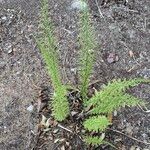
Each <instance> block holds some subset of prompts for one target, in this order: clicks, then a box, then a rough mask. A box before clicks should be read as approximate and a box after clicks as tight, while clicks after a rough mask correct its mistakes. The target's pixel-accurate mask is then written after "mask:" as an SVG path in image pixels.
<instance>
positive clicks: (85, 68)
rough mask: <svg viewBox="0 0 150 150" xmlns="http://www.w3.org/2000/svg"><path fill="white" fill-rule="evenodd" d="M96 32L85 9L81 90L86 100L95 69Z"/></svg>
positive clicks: (81, 18) (81, 38) (81, 50)
mask: <svg viewBox="0 0 150 150" xmlns="http://www.w3.org/2000/svg"><path fill="white" fill-rule="evenodd" d="M95 41H96V40H95V38H94V32H93V28H92V25H91V21H90V14H89V10H88V9H85V10H84V11H83V12H81V15H80V34H79V42H80V45H81V49H80V56H79V57H80V62H79V63H80V71H79V75H80V81H81V85H80V92H81V96H82V98H83V100H84V101H86V99H87V92H88V90H87V89H88V85H89V79H90V75H91V72H92V69H93V64H94V58H95V53H94V49H95V47H96V42H95Z"/></svg>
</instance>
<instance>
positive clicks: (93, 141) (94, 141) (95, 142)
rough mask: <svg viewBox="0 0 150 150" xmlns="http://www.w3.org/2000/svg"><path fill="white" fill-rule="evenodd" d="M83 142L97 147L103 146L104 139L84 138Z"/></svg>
mask: <svg viewBox="0 0 150 150" xmlns="http://www.w3.org/2000/svg"><path fill="white" fill-rule="evenodd" d="M84 140H85V142H86V143H87V144H90V145H92V146H98V145H101V144H104V138H103V137H99V136H85V137H84Z"/></svg>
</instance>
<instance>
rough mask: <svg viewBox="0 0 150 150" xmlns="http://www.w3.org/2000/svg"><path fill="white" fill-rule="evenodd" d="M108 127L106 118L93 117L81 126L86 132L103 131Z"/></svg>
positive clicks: (108, 123)
mask: <svg viewBox="0 0 150 150" xmlns="http://www.w3.org/2000/svg"><path fill="white" fill-rule="evenodd" d="M108 125H110V122H109V120H108V119H107V117H106V116H94V117H90V118H88V119H87V120H85V121H84V123H83V126H84V128H85V129H87V130H88V131H95V132H98V131H103V130H105V129H106V128H107V126H108Z"/></svg>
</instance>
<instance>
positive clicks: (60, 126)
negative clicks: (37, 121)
mask: <svg viewBox="0 0 150 150" xmlns="http://www.w3.org/2000/svg"><path fill="white" fill-rule="evenodd" d="M57 126H58V127H59V128H62V129H64V130H66V131H68V132H70V133H73V132H72V131H71V130H70V129H67V128H65V127H64V126H62V125H60V124H58V125H57Z"/></svg>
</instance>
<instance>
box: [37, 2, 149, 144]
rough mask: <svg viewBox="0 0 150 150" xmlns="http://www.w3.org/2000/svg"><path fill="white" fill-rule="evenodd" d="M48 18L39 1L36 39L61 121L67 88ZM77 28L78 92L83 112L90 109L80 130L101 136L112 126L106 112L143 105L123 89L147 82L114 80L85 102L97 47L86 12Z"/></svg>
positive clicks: (45, 4)
mask: <svg viewBox="0 0 150 150" xmlns="http://www.w3.org/2000/svg"><path fill="white" fill-rule="evenodd" d="M48 16H49V14H48V0H42V8H41V21H40V22H41V30H42V32H41V34H40V38H38V40H37V44H38V46H39V48H40V50H41V54H42V56H43V59H44V61H45V63H46V67H47V70H48V74H49V75H50V77H51V80H52V84H53V88H54V95H53V101H52V108H53V115H54V118H55V119H56V120H58V121H63V120H64V119H65V118H66V117H67V116H68V115H69V103H68V100H67V97H66V95H67V88H66V86H65V85H63V84H62V82H61V74H60V71H59V61H58V54H57V50H58V49H57V44H56V39H55V38H54V37H55V36H54V30H53V25H52V23H51V22H50V21H49V17H48ZM80 26H81V27H80V35H79V37H80V39H79V42H80V45H81V49H80V71H79V75H80V83H81V84H80V92H81V96H82V99H83V103H84V106H85V107H84V109H85V110H87V109H86V108H91V109H90V110H89V116H88V117H89V118H88V119H86V120H85V121H84V122H83V127H84V128H85V129H86V130H88V133H89V132H94V133H95V132H96V133H99V132H100V133H102V132H104V131H105V130H106V128H107V127H108V126H109V125H110V124H111V122H110V121H109V119H108V118H107V115H108V114H109V113H112V112H113V111H114V110H117V109H119V108H120V107H123V106H125V105H127V106H135V105H137V104H144V103H143V102H141V100H140V99H138V98H136V97H134V96H132V95H130V94H128V93H127V92H126V90H127V89H129V88H130V87H133V86H136V85H138V84H140V83H142V82H150V81H149V80H146V79H130V80H126V79H124V80H120V79H118V80H113V81H111V82H109V83H108V84H107V85H106V86H105V87H104V88H103V89H102V90H100V91H99V92H96V93H95V95H94V96H93V97H92V98H90V99H88V96H87V93H88V86H89V82H90V75H91V73H92V68H93V64H94V59H95V53H94V49H95V48H96V45H97V44H96V42H95V41H96V40H95V38H94V32H93V29H92V26H91V23H90V15H89V10H88V9H86V10H84V11H83V12H81V15H80ZM93 115H94V116H93ZM84 139H85V142H86V143H88V144H91V145H96V146H97V145H100V144H103V143H107V142H105V141H104V136H100V137H98V136H89V135H86V136H85V137H84Z"/></svg>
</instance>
